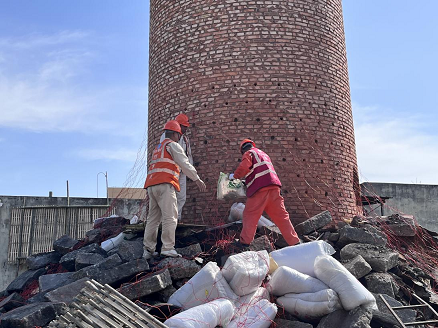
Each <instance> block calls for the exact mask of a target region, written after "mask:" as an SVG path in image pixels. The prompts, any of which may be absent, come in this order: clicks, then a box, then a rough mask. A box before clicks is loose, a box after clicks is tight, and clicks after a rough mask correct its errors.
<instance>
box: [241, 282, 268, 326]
mask: <svg viewBox="0 0 438 328" xmlns="http://www.w3.org/2000/svg"><path fill="white" fill-rule="evenodd" d="M263 299H264V300H268V301H269V292H268V290H267V289H266V288H263V287H259V288H257V290H256V291H255V292H254V293H251V294H248V295H245V296H241V297H239V299H238V300H237V301H236V302H234V305H235V307H236V311H235V313H234V318H236V317H239V316H242V315H244V314H245V313H246V312H247V311H248V309H249V308H250V307H251V306H253V305H254V304H256V303H257V302H258V301H260V300H263Z"/></svg>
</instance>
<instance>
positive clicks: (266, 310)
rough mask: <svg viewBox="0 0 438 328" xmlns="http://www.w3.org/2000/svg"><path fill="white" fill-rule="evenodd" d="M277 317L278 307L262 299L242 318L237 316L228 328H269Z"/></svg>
mask: <svg viewBox="0 0 438 328" xmlns="http://www.w3.org/2000/svg"><path fill="white" fill-rule="evenodd" d="M276 315H277V306H276V305H275V304H272V303H271V302H269V301H268V300H265V299H262V300H260V301H258V302H257V303H256V304H254V305H253V306H251V307H250V308H249V309H248V311H247V312H246V313H245V314H244V315H242V316H235V318H234V319H233V321H231V322H230V324H229V325H228V326H227V328H241V327H245V328H268V327H269V326H270V325H271V324H272V321H273V320H274V318H275V316H276Z"/></svg>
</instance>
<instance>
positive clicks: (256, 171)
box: [245, 148, 281, 197]
mask: <svg viewBox="0 0 438 328" xmlns="http://www.w3.org/2000/svg"><path fill="white" fill-rule="evenodd" d="M249 152H251V154H252V166H251V170H250V171H249V173H248V174H247V175H246V176H245V182H246V187H247V190H246V194H247V196H248V197H251V196H252V195H253V194H254V193H255V192H256V191H257V190H259V189H261V188H264V187H267V186H272V185H276V186H279V187H281V182H280V179H279V178H278V176H277V172H275V169H274V166H273V164H272V162H271V159H270V158H269V156H268V155H267V154H265V153H264V152H263V151H261V150H260V149H257V148H253V149H251V150H249Z"/></svg>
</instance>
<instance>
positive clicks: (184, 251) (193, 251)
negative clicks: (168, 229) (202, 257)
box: [175, 244, 202, 258]
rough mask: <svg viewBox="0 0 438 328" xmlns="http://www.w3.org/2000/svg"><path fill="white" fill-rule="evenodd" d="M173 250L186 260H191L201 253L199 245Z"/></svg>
mask: <svg viewBox="0 0 438 328" xmlns="http://www.w3.org/2000/svg"><path fill="white" fill-rule="evenodd" d="M175 250H176V251H177V252H178V254H181V255H182V256H183V257H188V258H193V257H195V256H198V255H199V254H200V253H202V249H201V245H199V244H193V245H190V246H187V247H183V248H176V249H175Z"/></svg>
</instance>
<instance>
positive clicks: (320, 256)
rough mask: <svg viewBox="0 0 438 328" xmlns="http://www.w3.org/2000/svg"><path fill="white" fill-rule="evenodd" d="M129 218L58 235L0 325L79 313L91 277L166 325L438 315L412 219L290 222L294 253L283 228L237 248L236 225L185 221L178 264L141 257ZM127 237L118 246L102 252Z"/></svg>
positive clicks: (293, 323) (322, 322)
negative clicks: (78, 236)
mask: <svg viewBox="0 0 438 328" xmlns="http://www.w3.org/2000/svg"><path fill="white" fill-rule="evenodd" d="M129 223H130V221H129V220H127V219H125V218H121V217H109V218H104V219H102V220H100V221H99V222H98V224H95V226H94V229H93V230H90V231H89V232H87V236H86V238H85V239H84V240H74V239H72V238H70V237H69V236H63V237H61V238H60V239H58V240H56V241H55V242H54V244H53V249H54V250H53V251H52V252H48V253H41V254H36V255H33V256H31V257H29V258H28V259H27V266H28V270H27V271H25V272H24V273H22V274H21V275H20V276H18V277H17V278H16V279H15V280H14V281H12V282H11V284H10V285H9V286H8V287H7V288H6V290H4V291H2V292H1V293H0V313H1V316H0V327H14V328H19V327H49V326H50V327H61V326H63V325H62V324H61V321H60V320H59V318H60V316H62V315H63V314H65V313H68V312H72V313H73V312H74V308H73V307H74V306H73V305H74V304H75V301H76V300H77V296H78V295H79V294H80V292H81V290H82V289H83V288H84V287H85V286H86V285H87V282H89V281H91V280H94V281H96V282H98V283H100V284H102V285H105V284H108V285H109V286H111V287H113V288H114V289H116V290H117V291H118V292H119V293H120V294H122V295H124V297H125V298H127V299H129V300H131V301H132V302H134V303H135V304H137V305H139V306H140V307H141V308H143V309H145V310H146V311H148V312H149V313H150V314H151V315H153V316H154V317H155V318H157V319H158V320H159V321H161V322H164V324H165V325H166V326H168V327H215V326H220V327H253V328H256V327H260V328H262V327H295V328H311V327H319V328H324V327H327V328H328V327H330V328H332V327H364V328H365V327H388V328H389V327H391V328H393V327H402V325H401V324H400V321H398V319H397V318H396V317H395V316H393V315H392V312H391V307H396V306H405V305H409V304H418V297H419V298H421V299H422V300H424V301H425V302H426V303H427V304H428V306H423V307H421V309H422V311H419V310H417V309H416V308H405V309H402V310H401V311H397V314H398V317H399V318H400V320H402V322H405V323H406V322H414V321H423V322H427V321H429V322H433V319H438V318H435V317H434V314H436V313H434V311H436V310H438V297H437V294H436V293H435V292H434V288H435V287H436V282H437V281H438V277H437V272H435V273H434V272H433V270H422V269H420V268H419V267H417V266H416V265H415V264H413V262H412V260H411V258H409V257H408V256H406V254H410V253H409V251H410V248H417V250H418V248H419V247H420V246H421V247H424V249H425V252H426V251H427V256H429V257H432V258H433V257H434V256H435V258H438V257H436V255H437V254H438V248H437V246H436V243H435V240H434V238H433V237H432V236H431V235H430V232H428V231H426V230H425V229H423V228H422V227H420V226H418V225H417V224H416V223H415V221H414V220H413V219H412V218H410V217H404V216H400V215H392V216H389V217H377V218H365V217H354V218H352V220H351V221H349V222H345V221H335V220H333V219H332V217H331V215H330V213H329V212H328V211H326V212H322V213H320V214H319V215H316V216H315V217H312V218H311V219H309V220H307V221H305V222H303V223H301V224H299V225H297V226H296V227H295V228H296V231H297V232H298V234H299V236H300V238H301V239H302V241H303V243H302V244H300V245H297V246H287V244H286V243H285V241H284V239H283V238H282V236H281V233H280V232H279V230H278V228H277V227H275V226H272V225H266V226H262V227H259V228H258V231H257V235H256V237H257V238H256V239H255V240H254V242H253V243H252V244H251V245H250V246H249V247H248V248H242V247H240V246H239V245H238V244H237V243H235V242H234V239H235V238H238V233H239V230H240V223H239V222H233V223H228V224H224V225H222V226H217V227H210V228H208V227H202V226H196V225H180V226H179V227H178V228H177V251H178V253H180V254H182V256H183V257H182V258H164V257H159V256H158V257H156V258H153V259H151V260H149V261H147V260H145V259H143V258H142V254H143V245H142V239H143V238H142V234H143V231H141V229H135V227H134V226H132V227H131V226H130V224H129ZM136 227H138V225H136ZM122 231H125V233H124V234H123V236H125V239H123V240H122V241H121V242H120V243H118V244H115V243H114V245H113V247H112V248H111V247H108V246H107V245H108V242H107V243H106V244H105V247H104V248H105V249H106V250H105V249H104V248H102V247H101V246H103V244H102V242H104V241H105V240H109V239H110V238H113V237H115V236H117V235H120V232H122ZM418 235H421V236H423V237H424V236H428V238H429V239H427V240H428V241H429V242H428V244H427V245H418V243H417V244H416V240H417V239H416V238H417V236H418ZM422 240H424V238H423V239H422ZM398 241H400V242H398ZM395 245H397V246H399V248H397V247H395ZM424 254H425V255H426V253H424ZM425 257H426V256H425ZM422 263H424V261H423V262H422ZM430 266H431V267H432V266H433V263H432V264H431V265H430ZM426 271H427V272H426ZM388 305H389V307H388ZM113 320H114V322H118V324H120V327H129V326H132V327H137V326H136V323H135V320H131V319H130V318H129V317H128V318H125V319H124V320H125V322H127V321H129V320H131V321H129V323H127V324H124V323H123V322H122V321H117V320H118V319H117V318H113ZM126 320H127V321H126ZM431 325H433V324H432V323H431ZM67 326H68V327H77V326H80V325H77V324H75V323H73V322H72V323H71V324H70V325H67ZM97 326H98V325H96V327H97ZM64 327H66V325H65V324H64ZM84 327H86V325H84ZM139 327H140V326H139ZM415 327H427V325H426V323H424V324H418V325H415Z"/></svg>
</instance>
